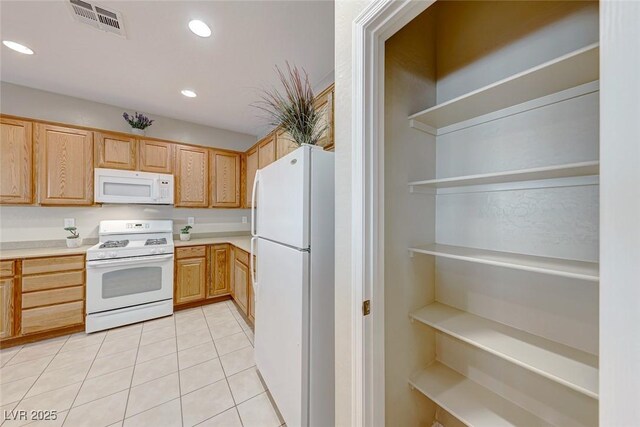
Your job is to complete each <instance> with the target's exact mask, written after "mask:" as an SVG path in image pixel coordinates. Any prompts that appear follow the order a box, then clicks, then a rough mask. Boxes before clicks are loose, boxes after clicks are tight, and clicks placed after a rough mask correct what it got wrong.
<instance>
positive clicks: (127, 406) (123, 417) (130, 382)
mask: <svg viewBox="0 0 640 427" xmlns="http://www.w3.org/2000/svg"><path fill="white" fill-rule="evenodd" d="M143 331H144V322H143V323H142V328H141V329H140V338H139V339H138V347H136V359H135V361H134V363H133V372H132V373H131V381H129V389H128V390H127V403H126V404H125V405H124V414H122V420H120V421H122V425H123V426H124V420H125V419H126V418H127V409H129V397H130V396H131V389H132V388H133V387H132V384H133V378H134V377H135V375H136V366H138V354H140V342H141V341H142V332H143ZM116 422H117V421H116Z"/></svg>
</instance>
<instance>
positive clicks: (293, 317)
mask: <svg viewBox="0 0 640 427" xmlns="http://www.w3.org/2000/svg"><path fill="white" fill-rule="evenodd" d="M257 253H258V256H257V261H258V266H257V274H258V275H257V279H256V285H255V286H256V291H255V297H256V313H255V325H256V326H255V358H256V366H257V367H258V370H259V372H260V375H262V378H263V379H264V381H265V383H266V384H267V387H268V388H269V391H270V392H271V395H272V396H273V399H274V400H275V403H276V405H277V406H278V409H279V410H280V413H281V414H282V416H283V417H284V420H285V421H286V423H287V425H289V426H307V425H308V421H307V420H308V410H309V403H308V402H309V374H308V372H309V366H308V361H309V353H308V349H309V332H308V331H309V292H308V290H309V253H308V252H304V251H298V250H296V249H293V248H290V247H287V246H284V245H280V244H277V243H274V242H270V241H267V240H264V239H261V238H259V239H258V242H257Z"/></svg>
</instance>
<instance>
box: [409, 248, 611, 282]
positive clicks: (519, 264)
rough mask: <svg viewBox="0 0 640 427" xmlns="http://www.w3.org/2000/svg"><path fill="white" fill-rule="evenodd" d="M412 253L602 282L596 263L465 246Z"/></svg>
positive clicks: (425, 249)
mask: <svg viewBox="0 0 640 427" xmlns="http://www.w3.org/2000/svg"><path fill="white" fill-rule="evenodd" d="M409 251H410V252H412V253H421V254H427V255H435V256H440V257H444V258H451V259H457V260H462V261H468V262H476V263H480V264H488V265H494V266H497V267H505V268H512V269H516V270H525V271H532V272H535V273H543V274H550V275H554V276H562V277H569V278H572V279H581V280H588V281H592V282H597V281H598V280H599V264H598V263H595V262H585V261H572V260H566V259H560V258H547V257H540V256H533V255H522V254H516V253H510V252H498V251H490V250H487V249H476V248H466V247H462V246H451V245H441V244H439V243H432V244H429V245H421V246H414V247H411V248H409Z"/></svg>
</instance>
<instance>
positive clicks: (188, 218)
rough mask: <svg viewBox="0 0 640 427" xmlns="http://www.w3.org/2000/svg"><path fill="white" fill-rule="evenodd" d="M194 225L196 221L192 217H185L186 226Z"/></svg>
mask: <svg viewBox="0 0 640 427" xmlns="http://www.w3.org/2000/svg"><path fill="white" fill-rule="evenodd" d="M195 223H196V219H195V218H194V217H192V216H189V217H187V224H188V225H193V224H195Z"/></svg>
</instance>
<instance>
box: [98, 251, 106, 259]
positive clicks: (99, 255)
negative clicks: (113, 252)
mask: <svg viewBox="0 0 640 427" xmlns="http://www.w3.org/2000/svg"><path fill="white" fill-rule="evenodd" d="M106 256H107V254H105V253H104V252H98V258H104V257H106Z"/></svg>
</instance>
